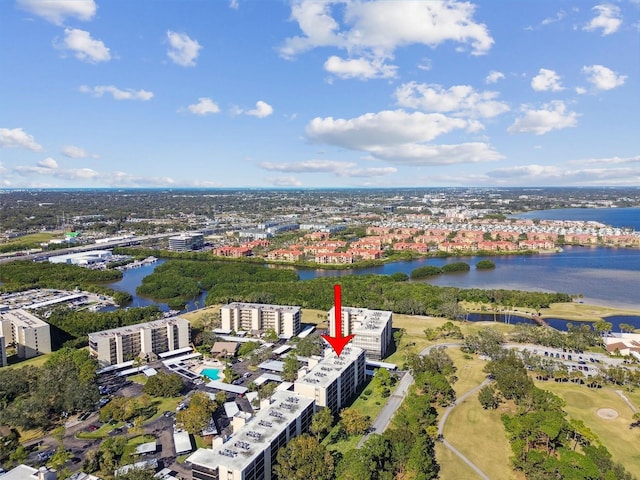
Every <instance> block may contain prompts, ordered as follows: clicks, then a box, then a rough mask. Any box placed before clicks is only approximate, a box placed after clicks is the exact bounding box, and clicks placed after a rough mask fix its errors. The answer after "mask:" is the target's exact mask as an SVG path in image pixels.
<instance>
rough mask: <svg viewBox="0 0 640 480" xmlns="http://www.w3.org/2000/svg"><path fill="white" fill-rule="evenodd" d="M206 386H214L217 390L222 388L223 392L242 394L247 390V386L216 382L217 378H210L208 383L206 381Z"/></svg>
mask: <svg viewBox="0 0 640 480" xmlns="http://www.w3.org/2000/svg"><path fill="white" fill-rule="evenodd" d="M207 387H209V388H215V389H217V390H223V391H225V392H230V393H237V394H243V393H245V392H246V391H247V390H248V388H247V387H241V386H240V385H231V384H230V383H224V382H218V381H217V380H212V381H210V382H209V383H207Z"/></svg>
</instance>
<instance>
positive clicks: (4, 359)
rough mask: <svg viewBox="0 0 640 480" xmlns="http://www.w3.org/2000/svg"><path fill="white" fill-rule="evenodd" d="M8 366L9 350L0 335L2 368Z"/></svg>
mask: <svg viewBox="0 0 640 480" xmlns="http://www.w3.org/2000/svg"><path fill="white" fill-rule="evenodd" d="M6 366H7V348H6V346H5V343H4V337H3V336H1V335H0V368H2V367H6Z"/></svg>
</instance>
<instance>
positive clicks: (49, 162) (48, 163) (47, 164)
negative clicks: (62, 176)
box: [38, 157, 58, 170]
mask: <svg viewBox="0 0 640 480" xmlns="http://www.w3.org/2000/svg"><path fill="white" fill-rule="evenodd" d="M38 166H39V167H43V168H48V169H54V170H55V169H56V168H58V162H56V161H55V160H54V159H53V158H51V157H47V158H45V159H44V160H40V161H39V162H38Z"/></svg>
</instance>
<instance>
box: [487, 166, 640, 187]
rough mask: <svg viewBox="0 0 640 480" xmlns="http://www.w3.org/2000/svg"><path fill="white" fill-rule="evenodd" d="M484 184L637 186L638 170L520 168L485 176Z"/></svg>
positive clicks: (639, 176)
mask: <svg viewBox="0 0 640 480" xmlns="http://www.w3.org/2000/svg"><path fill="white" fill-rule="evenodd" d="M486 179H487V182H486V183H488V184H492V185H495V184H502V185H579V186H586V185H637V184H638V182H639V181H640V166H638V167H623V168H611V167H605V168H577V169H572V168H568V167H567V166H565V165H537V164H530V165H520V166H514V167H505V168H499V169H496V170H492V171H489V172H487V173H486Z"/></svg>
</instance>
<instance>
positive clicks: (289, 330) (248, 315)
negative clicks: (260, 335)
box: [220, 302, 301, 338]
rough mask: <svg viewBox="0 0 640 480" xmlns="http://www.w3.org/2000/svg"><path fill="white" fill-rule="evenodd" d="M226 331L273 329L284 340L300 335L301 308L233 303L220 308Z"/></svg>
mask: <svg viewBox="0 0 640 480" xmlns="http://www.w3.org/2000/svg"><path fill="white" fill-rule="evenodd" d="M220 317H221V320H222V328H223V329H224V330H234V331H236V332H239V331H246V332H258V331H264V330H268V329H270V328H273V329H274V330H275V331H276V333H277V334H278V335H279V336H281V337H284V338H291V337H293V336H295V335H297V334H298V333H300V318H301V309H300V307H291V306H285V305H267V304H262V303H241V302H233V303H229V304H227V305H224V306H222V307H220Z"/></svg>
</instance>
